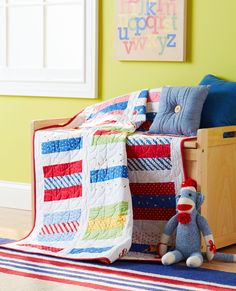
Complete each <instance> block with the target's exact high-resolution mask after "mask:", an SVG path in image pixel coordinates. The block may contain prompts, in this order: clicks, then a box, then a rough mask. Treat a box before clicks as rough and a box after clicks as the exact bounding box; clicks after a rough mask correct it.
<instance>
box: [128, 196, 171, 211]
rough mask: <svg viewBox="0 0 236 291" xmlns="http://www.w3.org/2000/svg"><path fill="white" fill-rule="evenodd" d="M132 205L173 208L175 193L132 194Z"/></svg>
mask: <svg viewBox="0 0 236 291" xmlns="http://www.w3.org/2000/svg"><path fill="white" fill-rule="evenodd" d="M132 205H133V207H139V208H140V207H141V208H142V207H144V208H153V207H157V208H175V207H176V202H175V195H133V196H132ZM157 211H158V210H157Z"/></svg>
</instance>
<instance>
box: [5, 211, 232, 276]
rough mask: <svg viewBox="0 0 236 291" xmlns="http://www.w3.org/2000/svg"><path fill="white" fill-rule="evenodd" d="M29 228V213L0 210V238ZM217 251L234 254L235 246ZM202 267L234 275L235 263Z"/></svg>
mask: <svg viewBox="0 0 236 291" xmlns="http://www.w3.org/2000/svg"><path fill="white" fill-rule="evenodd" d="M31 228H32V215H31V212H30V211H24V210H16V209H10V208H0V237H4V238H11V239H21V238H23V237H25V236H26V235H27V234H28V233H29V232H30V230H31ZM218 251H221V252H225V253H235V254H236V245H233V246H230V247H227V248H224V249H221V250H218ZM203 267H204V268H207V269H213V270H220V271H227V272H234V273H236V263H223V262H214V261H213V262H207V263H204V264H203Z"/></svg>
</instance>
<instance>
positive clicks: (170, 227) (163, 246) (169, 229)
mask: <svg viewBox="0 0 236 291" xmlns="http://www.w3.org/2000/svg"><path fill="white" fill-rule="evenodd" d="M177 225H178V220H177V214H176V215H175V216H173V217H172V218H171V219H170V220H169V221H168V222H167V223H166V225H165V228H164V231H163V233H162V236H161V240H160V242H159V244H158V252H159V255H160V256H161V257H162V256H163V255H164V254H165V253H166V252H167V246H168V242H169V239H170V236H171V235H172V233H173V232H174V230H175V229H176V227H177Z"/></svg>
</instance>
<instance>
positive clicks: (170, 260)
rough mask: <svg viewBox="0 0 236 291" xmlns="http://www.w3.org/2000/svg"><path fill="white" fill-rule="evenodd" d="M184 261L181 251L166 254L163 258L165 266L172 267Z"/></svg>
mask: <svg viewBox="0 0 236 291" xmlns="http://www.w3.org/2000/svg"><path fill="white" fill-rule="evenodd" d="M183 259H184V256H183V255H182V254H181V252H180V251H178V250H174V251H172V252H168V253H166V254H165V255H164V256H163V257H162V258H161V261H162V264H163V265H172V264H174V263H178V262H180V261H182V260H183Z"/></svg>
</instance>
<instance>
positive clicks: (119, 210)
mask: <svg viewBox="0 0 236 291" xmlns="http://www.w3.org/2000/svg"><path fill="white" fill-rule="evenodd" d="M127 213H128V202H126V201H122V202H118V203H115V204H112V205H106V206H101V207H96V208H92V209H90V214H89V222H88V226H87V230H86V233H85V236H84V238H83V239H84V240H91V239H93V240H102V239H110V238H116V237H119V236H121V235H122V232H123V229H124V226H125V222H126V216H127Z"/></svg>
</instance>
